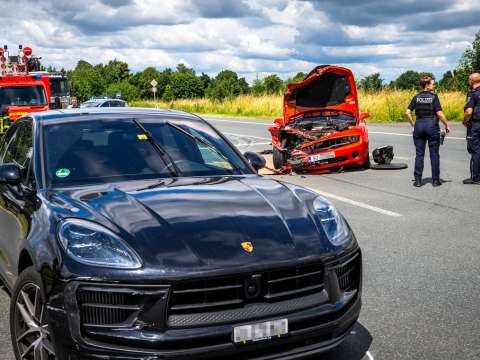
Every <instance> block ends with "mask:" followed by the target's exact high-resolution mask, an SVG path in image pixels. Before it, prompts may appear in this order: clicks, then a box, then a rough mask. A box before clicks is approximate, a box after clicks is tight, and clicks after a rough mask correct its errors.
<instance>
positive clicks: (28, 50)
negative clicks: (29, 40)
mask: <svg viewBox="0 0 480 360" xmlns="http://www.w3.org/2000/svg"><path fill="white" fill-rule="evenodd" d="M23 53H24V54H25V56H30V55H32V48H31V47H29V46H26V47H24V48H23Z"/></svg>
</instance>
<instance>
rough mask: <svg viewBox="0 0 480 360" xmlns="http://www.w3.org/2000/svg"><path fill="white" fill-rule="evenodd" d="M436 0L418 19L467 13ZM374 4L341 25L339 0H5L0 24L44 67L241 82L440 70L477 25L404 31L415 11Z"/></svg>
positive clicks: (467, 4) (465, 5) (468, 6)
mask: <svg viewBox="0 0 480 360" xmlns="http://www.w3.org/2000/svg"><path fill="white" fill-rule="evenodd" d="M373 1H375V0H372V1H371V2H369V4H370V3H372V2H373ZM399 1H407V0H399ZM442 1H443V3H444V4H445V5H444V9H443V10H442V7H441V6H436V8H435V12H434V13H432V14H429V13H428V11H427V12H426V10H425V9H423V8H422V14H423V16H422V19H424V18H425V17H428V16H438V17H439V19H441V17H442V16H446V15H448V14H455V16H457V17H459V18H461V16H463V14H464V12H472V11H476V9H474V2H472V1H471V0H470V1H467V0H456V1H454V0H442ZM378 3H379V6H378V9H376V8H372V7H370V9H374V10H375V11H374V12H372V13H369V14H363V15H365V16H362V14H354V15H355V16H356V17H353V16H352V20H351V21H350V20H349V19H350V18H349V17H348V16H347V15H348V13H345V11H346V9H347V8H346V7H345V5H342V2H336V1H333V0H326V1H322V2H315V3H313V2H310V1H297V0H245V2H244V3H242V2H240V0H231V1H229V0H220V2H219V0H199V1H198V0H183V1H182V0H171V1H163V2H162V3H161V6H159V2H158V1H156V0H135V1H134V0H123V1H120V2H118V1H111V0H85V1H82V2H68V3H67V2H64V1H60V0H45V1H43V2H42V3H37V2H34V1H33V0H32V1H29V0H19V1H12V0H6V1H2V2H0V21H1V22H2V38H3V39H4V41H5V43H8V44H9V45H10V48H16V46H17V45H18V44H19V43H22V44H24V45H30V46H32V47H33V48H34V51H35V53H36V54H37V55H38V56H42V58H43V61H44V63H45V64H46V65H54V66H56V67H59V68H60V67H65V68H72V67H74V66H75V64H76V63H77V61H78V60H80V59H85V60H87V61H89V62H92V63H98V62H106V61H108V60H111V59H113V58H117V59H120V60H124V61H126V62H128V63H129V65H130V68H131V69H133V70H135V71H137V70H142V69H143V68H145V67H147V66H155V67H157V68H159V69H162V68H165V67H172V68H173V67H175V66H176V64H177V63H179V62H184V63H186V64H188V65H189V66H192V67H193V68H194V69H195V70H197V72H207V73H209V74H214V73H217V72H218V71H220V70H222V69H226V68H229V69H231V70H234V71H236V72H239V73H240V74H241V75H242V76H246V77H247V78H248V79H250V80H251V79H253V78H254V77H255V76H256V75H257V74H260V76H263V75H264V74H268V73H274V72H276V73H278V74H280V75H281V76H282V77H284V78H285V77H287V76H291V75H293V74H295V73H296V72H298V71H304V72H307V71H309V70H310V69H311V68H312V67H313V66H315V65H317V64H319V63H322V62H330V63H339V64H341V65H344V66H348V67H350V68H352V69H353V70H354V71H355V72H356V75H357V78H358V77H362V76H365V75H367V74H369V73H372V72H380V73H381V74H382V77H383V78H387V79H392V78H395V77H396V76H398V75H399V74H400V73H401V72H402V71H404V70H408V69H414V70H419V71H432V72H434V73H435V74H436V75H437V76H441V74H442V73H443V72H444V71H446V70H448V69H451V68H454V67H455V66H456V65H457V61H458V58H459V57H460V55H461V54H462V52H463V50H464V49H465V48H466V47H467V46H468V45H469V44H470V43H471V41H472V39H473V35H474V33H475V32H476V31H478V27H477V26H473V25H472V26H470V27H468V26H467V27H463V26H462V23H461V22H459V23H458V27H456V28H451V26H450V24H449V23H448V24H440V25H439V26H443V27H439V30H434V29H433V28H432V27H434V25H435V24H434V23H433V24H432V23H425V24H424V26H427V27H428V29H429V30H428V31H426V30H425V31H422V32H419V31H414V30H413V28H414V26H415V24H416V21H417V20H416V18H415V16H416V14H415V13H408V11H404V12H403V13H402V14H398V16H397V17H395V19H394V20H395V21H390V19H392V16H393V14H389V13H382V12H381V11H382V9H383V8H385V9H386V10H385V11H387V10H391V8H389V7H385V6H383V5H382V4H384V0H382V1H380V0H378ZM114 4H117V5H114ZM380 5H382V6H383V7H382V6H380ZM397 5H398V4H397ZM437 5H438V4H437ZM359 6H360V5H359ZM392 6H393V5H392ZM358 9H362V8H361V7H358ZM347 10H348V9H347ZM350 10H352V9H350ZM350 10H349V11H350ZM12 14H21V18H19V17H18V16H12ZM358 19H361V20H362V21H360V20H358ZM365 19H366V20H365ZM443 29H446V30H443Z"/></svg>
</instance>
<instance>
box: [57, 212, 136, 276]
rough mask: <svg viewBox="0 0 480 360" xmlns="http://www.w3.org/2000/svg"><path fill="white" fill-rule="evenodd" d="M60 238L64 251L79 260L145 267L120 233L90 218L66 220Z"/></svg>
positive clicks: (92, 263) (89, 263)
mask: <svg viewBox="0 0 480 360" xmlns="http://www.w3.org/2000/svg"><path fill="white" fill-rule="evenodd" d="M58 238H59V240H60V243H61V244H62V246H63V248H64V249H65V251H66V252H67V253H68V254H69V255H70V256H71V257H72V258H74V259H75V260H76V261H78V262H80V263H83V264H87V265H94V266H101V267H109V268H117V269H138V268H139V267H141V266H142V264H141V261H140V259H139V257H138V255H137V254H135V252H134V251H133V250H132V249H130V247H129V246H128V245H126V244H125V243H124V242H123V241H122V240H121V239H120V238H119V237H118V236H116V235H115V234H114V233H112V232H111V231H110V230H108V229H106V228H104V227H103V226H100V225H97V224H95V223H92V222H90V221H85V220H79V219H70V220H65V221H63V222H62V223H61V225H60V228H59V230H58Z"/></svg>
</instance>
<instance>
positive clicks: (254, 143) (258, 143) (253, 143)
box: [234, 142, 272, 146]
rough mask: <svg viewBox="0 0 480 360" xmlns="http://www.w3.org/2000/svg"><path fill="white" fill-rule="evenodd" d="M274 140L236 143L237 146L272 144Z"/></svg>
mask: <svg viewBox="0 0 480 360" xmlns="http://www.w3.org/2000/svg"><path fill="white" fill-rule="evenodd" d="M271 144H272V142H252V143H243V144H234V145H235V146H255V145H271Z"/></svg>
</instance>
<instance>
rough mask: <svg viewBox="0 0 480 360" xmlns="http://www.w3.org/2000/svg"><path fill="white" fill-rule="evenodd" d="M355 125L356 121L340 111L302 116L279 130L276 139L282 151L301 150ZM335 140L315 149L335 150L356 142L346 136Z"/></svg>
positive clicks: (316, 146) (317, 144) (354, 138)
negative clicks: (304, 146) (313, 142)
mask: <svg viewBox="0 0 480 360" xmlns="http://www.w3.org/2000/svg"><path fill="white" fill-rule="evenodd" d="M307 115H308V116H307ZM356 124H357V120H356V119H355V118H353V117H352V116H350V115H348V114H346V113H343V112H341V111H337V112H333V111H326V112H315V113H314V114H302V116H300V117H298V119H295V120H294V121H293V122H292V123H290V124H289V125H287V126H285V127H284V128H283V129H281V130H280V131H279V134H278V138H279V141H280V144H281V146H282V148H283V149H285V150H287V151H292V150H294V149H298V150H302V149H303V145H308V144H310V143H311V142H312V141H316V140H318V139H320V138H323V137H330V136H332V135H335V134H338V133H341V132H343V131H345V130H348V129H349V128H350V127H351V126H355V125H356ZM335 139H336V140H335V141H327V142H325V143H316V144H315V148H317V149H320V148H325V149H329V148H335V147H338V146H342V145H344V144H349V143H351V142H352V140H358V136H357V137H355V136H354V137H351V136H347V137H345V138H338V137H335ZM332 140H333V139H332Z"/></svg>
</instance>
